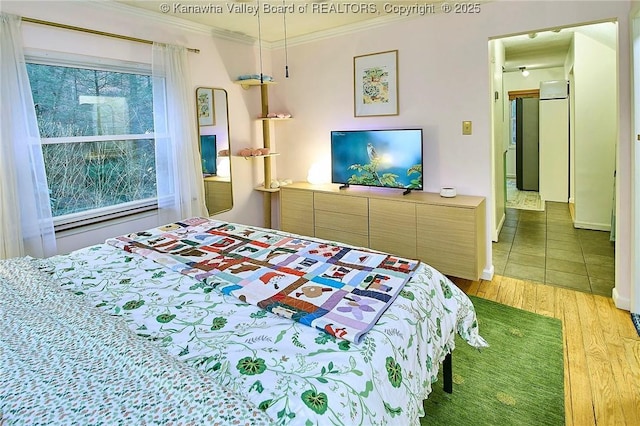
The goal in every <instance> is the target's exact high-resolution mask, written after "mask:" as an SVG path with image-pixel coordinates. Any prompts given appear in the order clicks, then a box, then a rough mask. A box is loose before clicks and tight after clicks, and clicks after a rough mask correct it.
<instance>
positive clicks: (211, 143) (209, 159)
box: [200, 135, 217, 175]
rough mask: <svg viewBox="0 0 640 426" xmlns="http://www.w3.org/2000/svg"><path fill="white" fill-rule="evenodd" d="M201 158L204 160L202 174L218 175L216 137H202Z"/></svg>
mask: <svg viewBox="0 0 640 426" xmlns="http://www.w3.org/2000/svg"><path fill="white" fill-rule="evenodd" d="M200 157H201V159H202V173H204V174H205V175H215V174H216V160H217V152H216V135H201V136H200Z"/></svg>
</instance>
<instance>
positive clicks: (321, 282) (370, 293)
mask: <svg viewBox="0 0 640 426" xmlns="http://www.w3.org/2000/svg"><path fill="white" fill-rule="evenodd" d="M107 243H108V244H110V245H112V246H115V247H119V248H122V249H124V250H126V251H128V252H131V253H137V254H139V255H142V256H144V257H147V258H149V259H153V260H154V261H156V262H158V263H160V264H163V265H165V266H166V267H168V268H170V269H172V270H174V271H176V272H180V273H182V274H185V275H188V276H191V277H193V278H196V279H198V280H200V281H203V282H204V283H206V284H208V285H211V286H212V287H215V288H218V290H220V291H222V292H223V293H224V294H230V295H233V296H235V297H237V298H238V299H240V300H242V301H244V302H247V303H251V304H254V305H256V306H259V307H261V308H263V309H265V310H268V311H270V312H272V313H274V314H278V315H280V316H284V317H287V318H290V319H292V320H294V321H298V322H300V323H302V324H305V325H308V326H311V327H315V328H318V329H320V330H324V331H326V332H327V333H329V334H331V335H333V336H336V337H339V338H342V339H345V340H349V341H352V342H354V343H359V342H360V340H361V338H362V336H363V335H364V334H365V333H366V332H367V331H368V330H369V329H370V328H371V327H373V325H374V324H375V323H376V322H377V320H378V318H380V316H381V315H382V314H383V313H384V311H385V310H386V309H387V308H388V307H389V306H390V304H391V303H392V302H393V301H394V300H395V298H396V296H397V295H398V294H399V292H400V291H401V290H402V288H403V286H404V285H405V284H406V283H407V282H408V281H409V279H411V276H412V274H413V272H414V271H415V269H416V268H417V267H418V265H419V264H420V262H419V261H417V260H409V259H403V258H400V257H396V256H392V255H389V254H384V253H378V252H373V251H367V250H362V249H355V248H350V247H342V246H339V245H334V244H328V243H326V242H325V243H323V242H317V241H312V240H307V239H302V238H299V237H292V236H287V235H281V234H277V233H274V232H268V231H267V230H263V229H258V228H252V227H249V226H244V225H237V224H229V223H227V222H221V221H216V220H212V219H204V218H192V219H188V220H184V221H180V222H176V223H172V224H168V225H164V226H161V227H159V228H154V229H150V230H147V231H143V232H138V233H134V234H128V235H124V236H120V237H116V238H113V239H109V240H107Z"/></svg>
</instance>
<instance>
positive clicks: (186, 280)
mask: <svg viewBox="0 0 640 426" xmlns="http://www.w3.org/2000/svg"><path fill="white" fill-rule="evenodd" d="M278 234H280V235H290V234H287V233H282V232H278ZM325 242H326V243H328V244H331V242H327V241H325ZM38 262H39V264H40V265H41V267H42V268H45V269H46V270H47V271H48V272H50V273H51V275H52V277H53V278H54V279H55V280H56V281H57V282H59V283H60V285H61V286H62V287H63V288H65V289H68V290H70V291H72V292H75V293H78V294H83V295H85V297H87V298H88V299H89V300H91V301H92V302H93V304H94V305H96V306H97V307H99V308H100V309H102V310H103V311H105V312H107V313H109V314H111V315H116V316H120V317H122V318H123V319H124V320H125V321H126V322H127V324H128V325H129V328H130V329H131V330H133V331H134V332H135V333H137V334H138V335H140V336H143V337H145V338H147V339H150V340H151V341H153V342H156V344H157V345H158V346H160V347H162V348H164V349H165V350H166V351H167V352H168V353H170V354H171V355H173V356H174V357H176V358H178V359H180V360H182V361H184V362H185V363H187V364H189V365H191V366H194V367H195V368H197V369H200V370H202V371H204V372H206V373H207V374H209V375H210V376H211V377H212V378H213V379H214V380H216V381H217V382H218V383H220V384H223V385H224V386H225V387H226V388H227V389H231V390H233V391H234V392H236V393H237V394H238V395H240V396H242V397H243V398H246V399H247V400H248V401H250V402H252V403H253V404H254V405H255V406H257V407H258V408H259V409H261V410H263V411H264V412H265V413H266V414H267V415H268V416H269V417H270V418H271V419H272V420H273V421H274V422H275V423H277V424H281V425H313V424H318V425H331V424H336V425H344V424H354V425H355V424H358V425H360V424H361V425H365V424H366V425H402V426H406V425H418V424H419V418H420V416H422V415H424V412H423V404H422V402H423V400H424V399H426V398H427V396H428V395H429V393H430V392H431V389H432V384H433V383H434V382H435V381H436V380H437V375H438V370H439V366H440V364H441V362H442V361H443V359H444V357H445V356H446V355H447V354H448V353H449V352H451V351H452V350H453V349H454V343H455V340H454V336H455V334H456V333H458V334H459V335H460V336H461V337H462V338H463V339H464V340H465V341H467V342H468V343H469V344H470V345H472V346H474V347H478V348H481V347H484V346H486V342H485V341H484V340H483V339H482V337H480V335H479V332H478V326H477V322H476V316H475V311H474V309H473V305H472V303H471V301H470V300H469V298H468V297H467V296H466V295H465V294H464V293H463V292H462V291H461V290H460V289H458V288H457V287H456V286H455V285H454V284H453V283H452V282H451V281H449V280H448V279H447V278H446V277H445V276H443V275H442V274H440V273H439V272H438V271H436V270H435V269H433V268H431V267H429V266H428V265H425V264H423V263H421V264H420V265H419V266H418V268H417V269H416V270H415V273H414V274H413V277H412V279H411V280H410V281H409V282H408V283H407V284H406V285H405V286H404V288H403V289H402V290H401V291H400V293H399V295H398V297H397V298H396V300H395V301H394V302H393V303H392V304H391V306H390V307H389V308H388V309H387V310H386V311H385V312H384V313H383V314H382V315H381V316H380V318H379V319H378V322H377V323H376V324H375V325H374V326H373V328H371V329H370V330H369V331H368V332H367V333H366V334H365V335H364V337H363V338H362V341H361V342H360V343H359V344H354V342H351V341H348V340H344V339H338V338H336V337H335V336H333V335H331V334H328V333H326V332H324V331H320V330H315V331H313V330H314V329H310V328H309V327H308V326H306V325H303V324H301V323H298V322H295V321H291V320H290V319H288V318H284V317H281V316H277V315H274V314H272V313H271V312H268V311H266V310H264V309H261V308H259V307H257V306H254V305H251V304H249V303H247V302H243V301H242V300H239V299H237V298H236V297H233V296H230V295H228V294H224V293H222V292H220V291H218V287H220V286H223V285H226V284H228V282H227V281H226V280H225V279H219V280H217V279H216V276H215V275H214V276H211V277H209V279H207V280H206V281H201V280H197V279H195V278H194V277H191V276H189V275H185V274H181V273H178V272H175V271H173V270H171V269H170V268H167V267H165V266H164V265H161V264H159V263H157V262H155V261H153V260H151V259H147V258H145V257H142V256H140V255H138V254H136V253H128V252H126V251H124V250H121V249H118V248H115V247H113V246H110V245H107V244H101V245H97V246H92V247H88V248H85V249H82V250H78V251H76V252H72V253H70V254H68V255H64V256H56V257H52V258H49V259H46V260H43V261H38ZM454 359H455V354H454ZM454 364H455V362H454Z"/></svg>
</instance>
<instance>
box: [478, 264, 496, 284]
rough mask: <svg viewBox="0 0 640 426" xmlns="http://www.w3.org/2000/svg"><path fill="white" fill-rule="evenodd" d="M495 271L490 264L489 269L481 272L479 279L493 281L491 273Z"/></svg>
mask: <svg viewBox="0 0 640 426" xmlns="http://www.w3.org/2000/svg"><path fill="white" fill-rule="evenodd" d="M494 271H495V268H494V267H493V264H491V267H489V269H487V268H485V269H483V270H482V274H481V275H480V279H482V280H486V281H491V280H492V279H493V272H494Z"/></svg>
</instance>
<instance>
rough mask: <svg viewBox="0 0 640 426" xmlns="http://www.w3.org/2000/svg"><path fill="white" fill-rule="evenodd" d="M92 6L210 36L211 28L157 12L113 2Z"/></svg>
mask: <svg viewBox="0 0 640 426" xmlns="http://www.w3.org/2000/svg"><path fill="white" fill-rule="evenodd" d="M91 3H92V5H94V6H95V7H98V8H102V9H104V10H105V11H111V12H118V13H122V14H126V15H130V16H135V17H138V18H143V19H145V20H146V21H154V22H156V23H159V24H170V25H171V26H172V27H178V28H180V29H183V30H186V31H191V32H194V33H200V34H206V35H211V27H210V26H208V25H204V24H199V23H197V22H192V21H189V20H186V19H182V18H177V17H175V16H170V15H163V14H161V13H159V12H153V11H151V10H147V9H142V8H140V7H133V6H129V5H127V4H123V3H118V2H115V1H113V0H106V1H100V0H98V1H95V0H92V1H91Z"/></svg>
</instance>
